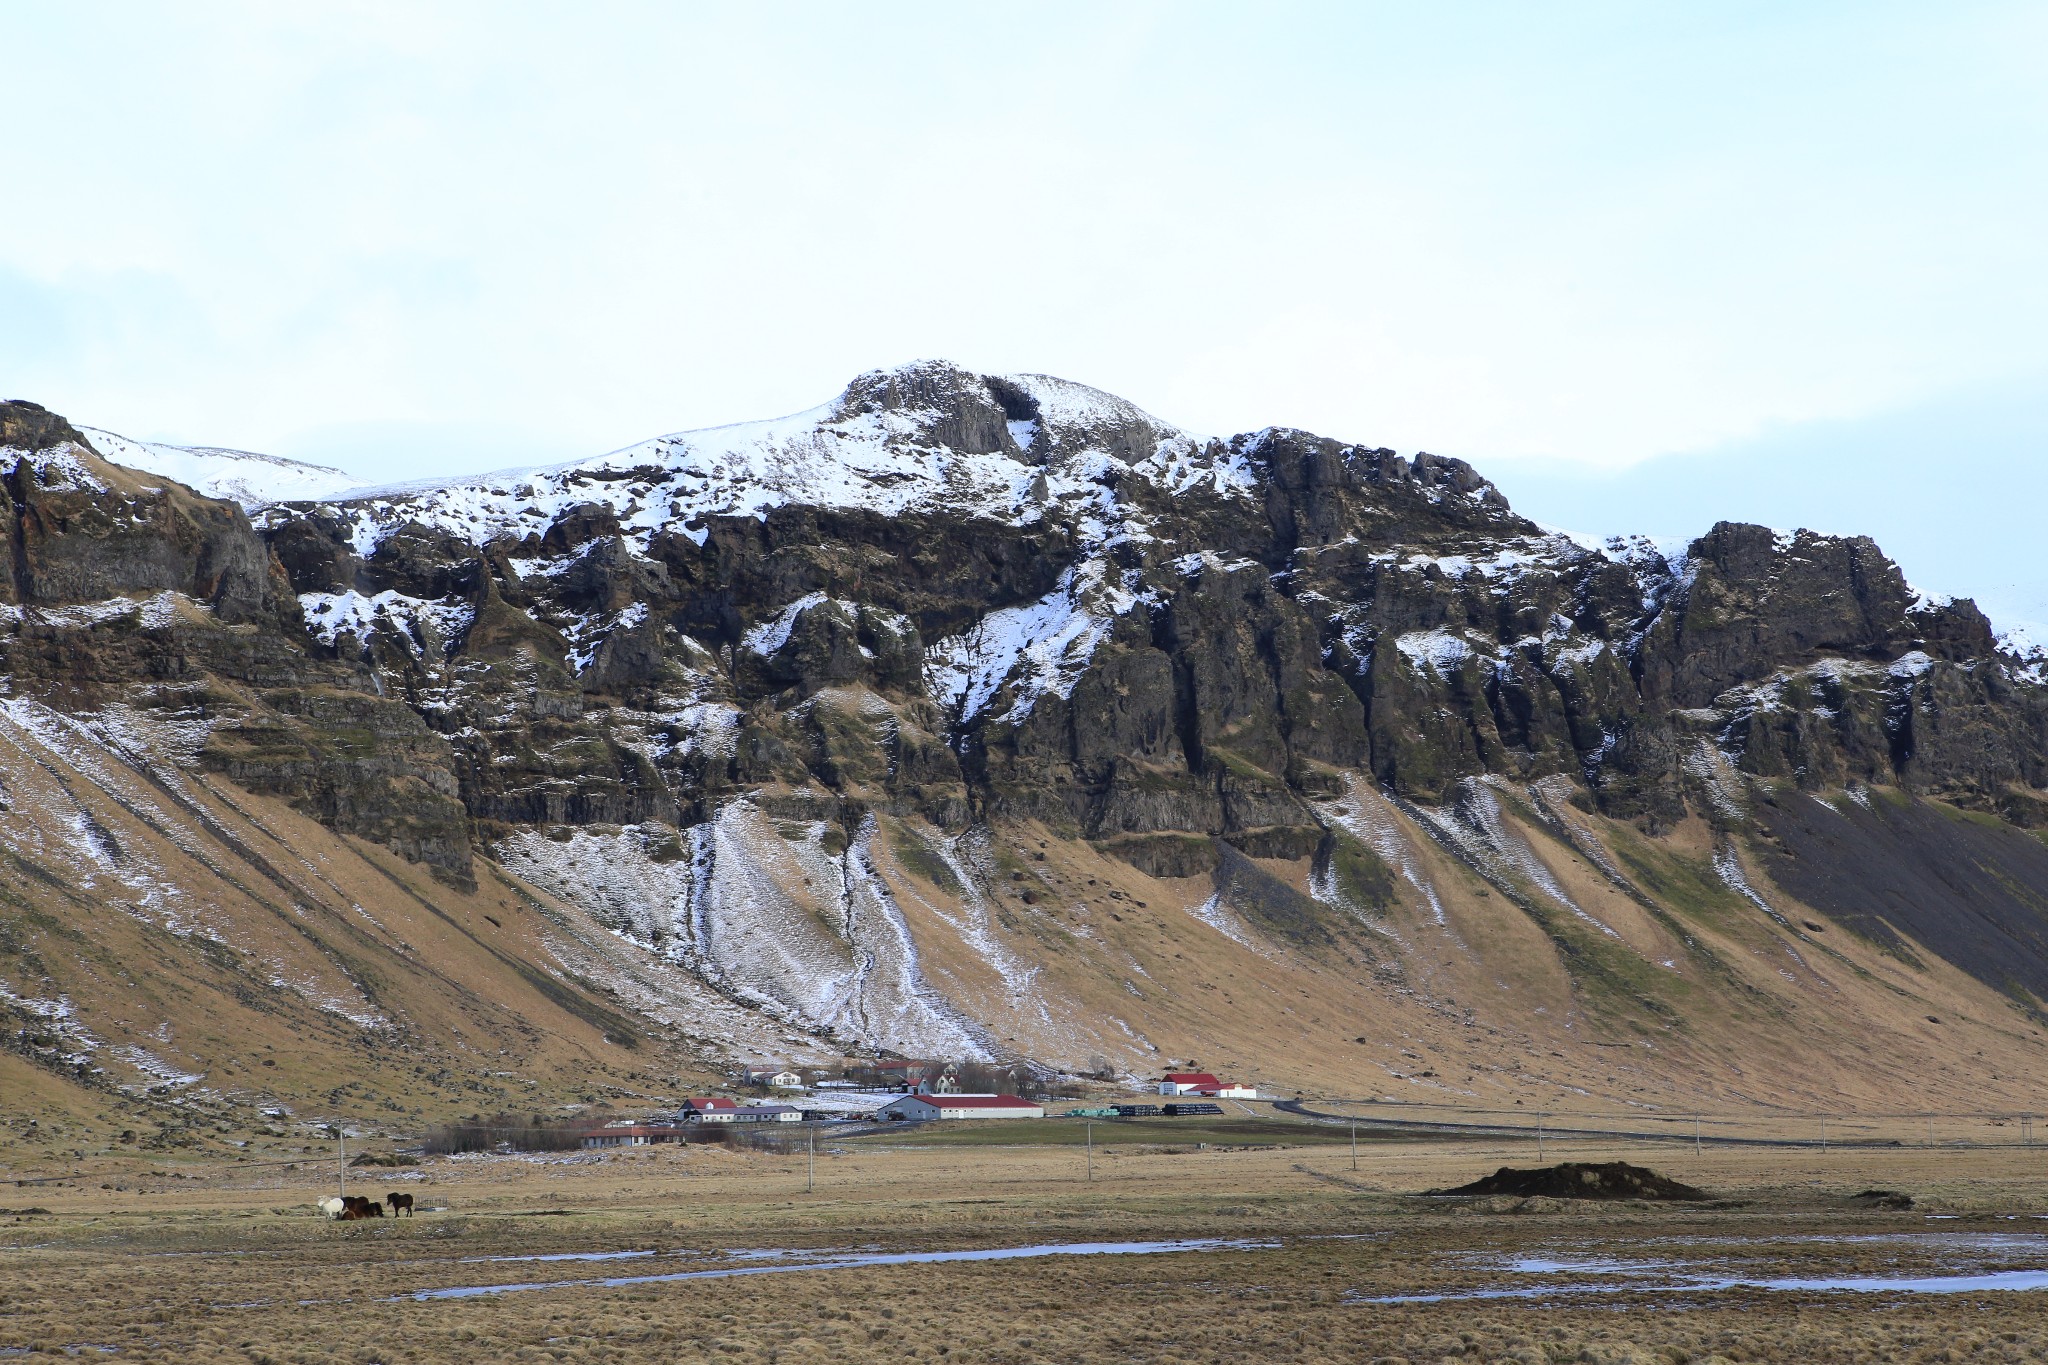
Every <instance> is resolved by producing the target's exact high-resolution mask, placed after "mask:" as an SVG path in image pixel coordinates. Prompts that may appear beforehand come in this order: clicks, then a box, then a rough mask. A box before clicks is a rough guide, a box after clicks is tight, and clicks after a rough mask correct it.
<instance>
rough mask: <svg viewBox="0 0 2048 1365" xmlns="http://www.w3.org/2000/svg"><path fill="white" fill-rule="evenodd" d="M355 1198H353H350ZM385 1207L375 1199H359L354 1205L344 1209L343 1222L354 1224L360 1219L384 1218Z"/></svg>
mask: <svg viewBox="0 0 2048 1365" xmlns="http://www.w3.org/2000/svg"><path fill="white" fill-rule="evenodd" d="M350 1197H351V1198H353V1196H350ZM383 1216H384V1206H383V1205H382V1204H380V1203H378V1202H377V1201H376V1200H374V1199H357V1200H356V1201H355V1203H354V1204H353V1205H351V1206H350V1207H348V1208H346V1209H343V1210H342V1213H341V1221H342V1222H344V1223H353V1222H355V1221H356V1220H357V1219H359V1218H382V1217H383Z"/></svg>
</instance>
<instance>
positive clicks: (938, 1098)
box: [875, 1095, 1045, 1123]
mask: <svg viewBox="0 0 2048 1365" xmlns="http://www.w3.org/2000/svg"><path fill="white" fill-rule="evenodd" d="M875 1117H876V1118H878V1119H912V1120H915V1121H917V1122H920V1123H921V1122H923V1121H925V1120H927V1119H1042V1118H1044V1117H1045V1106H1043V1105H1039V1104H1033V1103H1032V1102H1031V1101H1030V1100H1025V1099H1019V1098H1018V1097H1017V1096H1015V1095H903V1096H900V1097H898V1098H896V1099H894V1100H891V1101H890V1102H889V1103H887V1104H885V1105H883V1106H882V1107H881V1108H880V1109H877V1110H876V1111H875Z"/></svg>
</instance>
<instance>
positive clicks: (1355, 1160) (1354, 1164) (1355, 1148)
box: [1351, 1119, 1358, 1171]
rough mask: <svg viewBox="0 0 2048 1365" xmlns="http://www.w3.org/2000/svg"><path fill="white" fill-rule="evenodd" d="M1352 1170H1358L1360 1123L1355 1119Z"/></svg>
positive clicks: (1352, 1131) (1352, 1137)
mask: <svg viewBox="0 0 2048 1365" xmlns="http://www.w3.org/2000/svg"><path fill="white" fill-rule="evenodd" d="M1351 1169H1352V1170H1354V1171H1355V1170H1357V1169H1358V1122H1357V1120H1355V1119H1354V1120H1353V1121H1352V1124H1351Z"/></svg>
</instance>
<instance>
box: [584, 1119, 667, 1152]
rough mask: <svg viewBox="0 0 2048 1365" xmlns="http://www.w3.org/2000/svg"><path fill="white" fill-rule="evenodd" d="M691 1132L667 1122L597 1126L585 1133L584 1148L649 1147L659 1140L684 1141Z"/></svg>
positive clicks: (587, 1149) (586, 1149)
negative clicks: (607, 1126) (612, 1126)
mask: <svg viewBox="0 0 2048 1365" xmlns="http://www.w3.org/2000/svg"><path fill="white" fill-rule="evenodd" d="M688 1138H689V1134H688V1133H686V1132H685V1131H684V1130H682V1129H681V1128H676V1127H672V1126H670V1125H668V1124H665V1123H631V1124H622V1125H620V1126H618V1127H615V1128H595V1129H592V1130H591V1131H590V1132H588V1133H585V1134H584V1135H583V1149H584V1150H585V1151H592V1150H595V1149H598V1148H603V1147H647V1146H651V1145H652V1144H654V1143H657V1142H684V1141H687V1140H688Z"/></svg>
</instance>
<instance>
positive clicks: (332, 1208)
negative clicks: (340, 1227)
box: [314, 1195, 348, 1218]
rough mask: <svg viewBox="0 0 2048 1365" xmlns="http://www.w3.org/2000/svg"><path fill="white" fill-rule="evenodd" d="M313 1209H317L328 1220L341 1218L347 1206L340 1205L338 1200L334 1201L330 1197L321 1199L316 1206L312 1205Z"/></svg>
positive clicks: (334, 1199)
mask: <svg viewBox="0 0 2048 1365" xmlns="http://www.w3.org/2000/svg"><path fill="white" fill-rule="evenodd" d="M314 1207H315V1208H317V1209H319V1210H320V1212H321V1213H323V1214H325V1215H326V1216H327V1217H329V1218H339V1217H341V1215H342V1213H343V1211H344V1210H346V1209H347V1208H348V1205H346V1204H344V1203H342V1202H341V1201H340V1200H339V1199H336V1198H334V1197H332V1196H331V1195H330V1196H329V1197H328V1198H326V1199H323V1200H321V1201H320V1202H319V1203H318V1204H316V1205H314Z"/></svg>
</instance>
